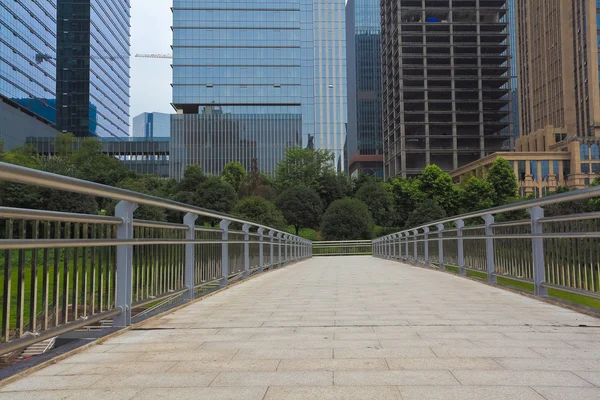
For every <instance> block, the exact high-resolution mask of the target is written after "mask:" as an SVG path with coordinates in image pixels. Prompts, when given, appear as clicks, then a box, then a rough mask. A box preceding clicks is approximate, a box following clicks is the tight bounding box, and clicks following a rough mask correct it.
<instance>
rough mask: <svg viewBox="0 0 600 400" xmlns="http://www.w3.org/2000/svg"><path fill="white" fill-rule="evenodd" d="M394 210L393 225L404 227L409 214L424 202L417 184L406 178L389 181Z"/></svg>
mask: <svg viewBox="0 0 600 400" xmlns="http://www.w3.org/2000/svg"><path fill="white" fill-rule="evenodd" d="M391 185H392V200H393V208H394V215H395V217H394V225H395V226H404V225H405V224H406V220H407V219H408V216H409V214H410V213H411V212H412V211H413V210H414V209H415V208H417V205H418V204H419V203H421V202H422V201H423V200H425V198H424V195H423V193H421V191H420V190H419V187H418V182H417V181H415V180H410V179H406V178H395V179H393V180H392V181H391Z"/></svg>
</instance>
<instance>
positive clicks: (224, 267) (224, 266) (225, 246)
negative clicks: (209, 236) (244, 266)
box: [219, 219, 231, 287]
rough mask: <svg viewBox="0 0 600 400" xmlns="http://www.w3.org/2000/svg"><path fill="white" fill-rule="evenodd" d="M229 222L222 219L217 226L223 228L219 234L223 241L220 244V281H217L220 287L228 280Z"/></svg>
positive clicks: (225, 284)
mask: <svg viewBox="0 0 600 400" xmlns="http://www.w3.org/2000/svg"><path fill="white" fill-rule="evenodd" d="M229 224H231V221H229V220H227V219H224V220H222V221H221V223H220V224H219V227H220V228H221V229H222V230H223V233H222V235H221V240H223V243H222V244H221V271H222V272H221V282H220V283H219V286H220V287H225V286H227V283H228V281H229V243H227V241H228V240H229Z"/></svg>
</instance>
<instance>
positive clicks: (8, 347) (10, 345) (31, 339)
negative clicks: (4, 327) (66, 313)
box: [0, 308, 121, 355]
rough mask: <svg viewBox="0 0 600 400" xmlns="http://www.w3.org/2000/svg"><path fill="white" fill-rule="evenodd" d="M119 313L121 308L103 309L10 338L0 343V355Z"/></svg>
mask: <svg viewBox="0 0 600 400" xmlns="http://www.w3.org/2000/svg"><path fill="white" fill-rule="evenodd" d="M119 314H121V309H120V308H116V309H114V310H108V311H104V312H101V313H99V314H95V315H92V316H89V317H85V318H80V319H78V320H76V321H72V322H68V323H66V324H63V325H59V326H57V327H55V328H51V329H47V330H45V331H42V332H40V333H35V334H33V335H31V336H27V337H22V338H19V339H15V340H11V341H10V342H7V343H4V344H0V355H3V354H7V353H12V352H13V351H16V350H21V349H24V348H26V347H29V346H31V345H32V344H35V343H38V342H41V341H43V340H46V339H50V338H53V337H55V336H59V335H62V334H64V333H67V332H71V331H74V330H75V329H79V328H83V327H84V326H88V325H91V324H94V323H96V322H99V321H102V320H103V319H108V318H112V317H115V316H117V315H119Z"/></svg>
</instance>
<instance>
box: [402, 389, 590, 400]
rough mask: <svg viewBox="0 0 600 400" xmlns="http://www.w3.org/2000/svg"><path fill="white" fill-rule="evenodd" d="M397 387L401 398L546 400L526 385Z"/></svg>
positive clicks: (409, 399) (404, 399)
mask: <svg viewBox="0 0 600 400" xmlns="http://www.w3.org/2000/svg"><path fill="white" fill-rule="evenodd" d="M399 389H400V393H401V395H402V399H403V400H546V399H544V397H542V396H540V394H539V393H536V392H535V391H534V390H533V389H531V388H526V387H489V386H488V387H481V386H452V387H448V386H443V387H439V386H438V387H435V386H417V387H414V386H413V387H410V386H408V387H407V386H402V387H400V388H399ZM561 400H563V399H561ZM579 400H584V398H581V399H579ZM586 400H587V399H586Z"/></svg>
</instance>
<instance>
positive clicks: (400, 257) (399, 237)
mask: <svg viewBox="0 0 600 400" xmlns="http://www.w3.org/2000/svg"><path fill="white" fill-rule="evenodd" d="M398 261H402V234H401V233H399V234H398Z"/></svg>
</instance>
